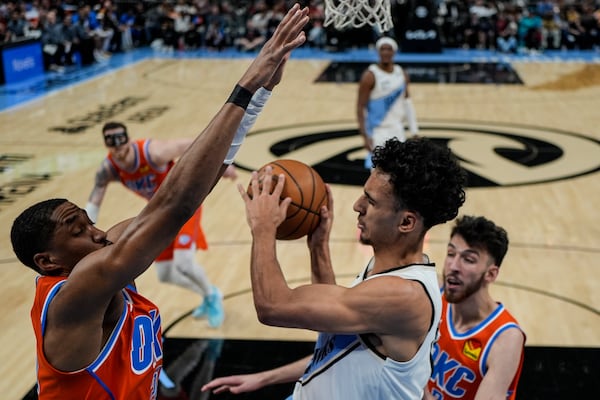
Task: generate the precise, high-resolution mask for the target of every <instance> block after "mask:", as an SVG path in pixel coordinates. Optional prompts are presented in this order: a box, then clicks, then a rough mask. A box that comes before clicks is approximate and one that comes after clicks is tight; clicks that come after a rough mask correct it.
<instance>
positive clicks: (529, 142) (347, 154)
mask: <svg viewBox="0 0 600 400" xmlns="http://www.w3.org/2000/svg"><path fill="white" fill-rule="evenodd" d="M419 125H420V126H419V129H420V135H422V136H426V137H428V138H430V139H431V140H433V141H435V142H436V143H439V144H440V145H442V146H447V147H448V148H449V149H450V150H451V151H452V152H453V153H454V154H455V155H456V157H457V158H458V159H459V160H460V162H461V165H462V167H463V168H464V169H465V170H466V171H467V174H468V177H469V181H468V182H469V183H468V185H469V187H472V188H474V187H492V186H517V185H530V184H537V183H543V182H553V181H558V180H563V179H569V178H573V177H576V176H581V175H585V174H590V173H594V172H598V171H599V170H600V141H598V140H596V139H594V138H590V137H586V136H584V135H581V134H578V133H573V132H567V131H562V130H556V129H552V128H546V127H539V126H529V125H518V124H501V123H487V122H473V121H453V120H423V121H420V124H419ZM365 156H366V151H365V150H364V148H363V141H362V138H361V137H360V135H359V134H358V131H357V129H356V123H355V122H354V121H332V122H329V123H323V122H320V123H318V124H303V125H293V126H280V127H276V128H271V129H264V130H259V131H255V132H252V133H251V134H249V135H248V137H247V138H246V141H245V143H244V145H243V146H242V148H241V151H240V153H239V154H238V156H237V158H236V165H237V166H238V167H240V168H243V169H246V170H256V169H258V168H260V167H261V166H262V165H264V164H265V163H267V162H270V161H273V160H275V159H281V158H290V159H296V160H300V161H303V162H305V163H307V164H309V165H311V166H313V167H314V168H315V169H316V170H317V171H318V172H319V173H320V174H321V176H322V177H323V179H324V180H325V181H326V182H329V183H338V184H345V185H357V186H360V185H362V184H363V183H364V182H365V180H366V179H367V177H368V174H369V171H368V170H366V169H365V168H364V167H363V165H364V158H365Z"/></svg>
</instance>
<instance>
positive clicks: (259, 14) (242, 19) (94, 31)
mask: <svg viewBox="0 0 600 400" xmlns="http://www.w3.org/2000/svg"><path fill="white" fill-rule="evenodd" d="M355 1H359V0H355ZM362 1H365V0H362ZM415 1H416V0H391V4H392V15H393V19H394V21H395V25H394V30H393V31H392V32H386V34H388V35H391V36H395V37H396V38H400V37H401V36H402V35H403V33H404V32H403V29H404V28H405V27H406V26H407V24H409V23H410V18H411V15H412V13H414V5H415V4H414V2H415ZM295 2H299V3H301V4H302V5H307V6H309V7H310V10H311V22H310V24H309V25H308V26H307V28H306V29H307V38H308V40H307V43H306V44H305V46H309V47H314V48H319V49H325V50H328V51H342V50H344V49H345V48H347V47H362V46H369V45H372V43H373V42H374V40H375V39H376V37H377V36H378V35H381V32H375V31H374V30H373V28H372V27H370V26H367V27H363V28H359V29H350V30H348V31H342V32H340V31H337V30H335V29H333V28H332V27H324V26H323V22H324V18H325V5H324V1H323V0H312V1H288V0H223V1H221V0H163V1H159V0H144V1H141V0H87V1H80V0H14V1H6V0H0V44H4V43H6V42H13V41H19V40H25V39H32V38H33V39H39V40H40V41H41V42H42V46H43V55H44V65H45V68H46V69H56V68H61V67H64V66H69V65H89V64H92V63H102V62H104V61H106V60H107V59H108V57H110V56H111V55H112V54H114V53H119V52H124V51H129V50H131V49H134V48H139V47H148V46H150V47H152V48H154V49H156V50H157V51H166V52H172V51H189V50H196V49H207V50H214V51H221V50H223V49H225V48H236V49H237V50H239V51H246V52H252V51H256V50H258V48H260V46H261V45H262V44H263V43H264V42H265V41H266V40H267V39H268V38H269V37H270V35H271V34H272V32H273V30H274V29H275V27H276V26H277V24H278V23H279V21H280V19H281V18H282V17H283V15H284V12H285V11H286V10H287V9H288V8H289V7H290V6H291V5H292V4H293V3H295ZM419 3H421V4H426V6H427V9H428V11H429V13H430V14H431V18H432V21H433V22H434V23H435V26H436V28H437V30H438V35H439V38H440V41H441V44H442V46H443V47H444V48H468V49H488V50H494V51H498V52H506V53H510V52H523V51H527V52H542V51H544V50H549V49H563V50H571V49H580V50H586V49H599V48H600V32H599V26H600V0H577V1H576V0H545V1H544V0H540V1H533V0H529V1H527V0H495V1H492V0H464V1H458V0H429V1H425V2H423V1H421V2H419Z"/></svg>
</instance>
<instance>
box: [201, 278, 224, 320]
mask: <svg viewBox="0 0 600 400" xmlns="http://www.w3.org/2000/svg"><path fill="white" fill-rule="evenodd" d="M202 304H203V305H204V304H206V315H207V317H208V325H209V326H210V327H211V328H218V327H220V326H221V324H222V323H223V320H224V319H225V312H224V311H223V295H222V294H221V291H220V290H219V289H217V288H216V287H215V286H213V290H212V293H211V294H209V295H208V296H206V297H205V298H204V303H202Z"/></svg>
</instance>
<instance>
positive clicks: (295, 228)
mask: <svg viewBox="0 0 600 400" xmlns="http://www.w3.org/2000/svg"><path fill="white" fill-rule="evenodd" d="M269 165H270V166H271V167H272V168H273V184H272V188H271V191H272V190H273V188H274V187H275V185H276V183H277V176H278V175H280V174H283V175H285V186H284V187H283V191H282V193H281V200H283V199H285V198H286V197H290V198H291V199H292V202H291V204H290V206H289V207H288V209H287V215H286V218H285V220H284V221H283V222H282V223H281V225H279V227H278V228H277V235H276V237H277V239H278V240H294V239H299V238H301V237H303V236H306V235H308V234H310V233H312V232H313V231H314V230H315V229H316V227H317V226H318V225H319V222H320V220H321V218H320V211H321V207H322V206H323V205H326V204H327V189H326V188H325V183H324V182H323V179H322V178H321V176H320V175H319V174H318V173H317V171H315V170H314V169H313V168H312V167H310V166H309V165H306V164H304V163H303V162H300V161H296V160H275V161H272V162H270V163H268V164H265V165H263V166H262V167H261V168H260V169H259V171H258V176H259V182H260V181H261V180H262V179H261V176H262V175H263V174H264V171H265V168H266V167H267V166H269ZM248 195H250V197H252V188H251V186H248Z"/></svg>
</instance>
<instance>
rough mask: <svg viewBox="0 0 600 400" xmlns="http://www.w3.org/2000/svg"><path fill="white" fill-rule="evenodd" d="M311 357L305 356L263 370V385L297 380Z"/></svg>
mask: <svg viewBox="0 0 600 400" xmlns="http://www.w3.org/2000/svg"><path fill="white" fill-rule="evenodd" d="M311 357H312V356H307V357H304V358H302V359H300V360H298V361H294V362H291V363H289V364H286V365H283V366H281V367H279V368H275V369H272V370H269V371H265V372H264V373H265V375H264V377H263V379H264V382H265V383H266V384H265V386H267V385H277V384H280V383H289V382H295V381H297V380H298V379H300V377H301V376H302V374H303V373H304V370H306V366H307V365H308V363H309V362H310V359H311Z"/></svg>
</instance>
